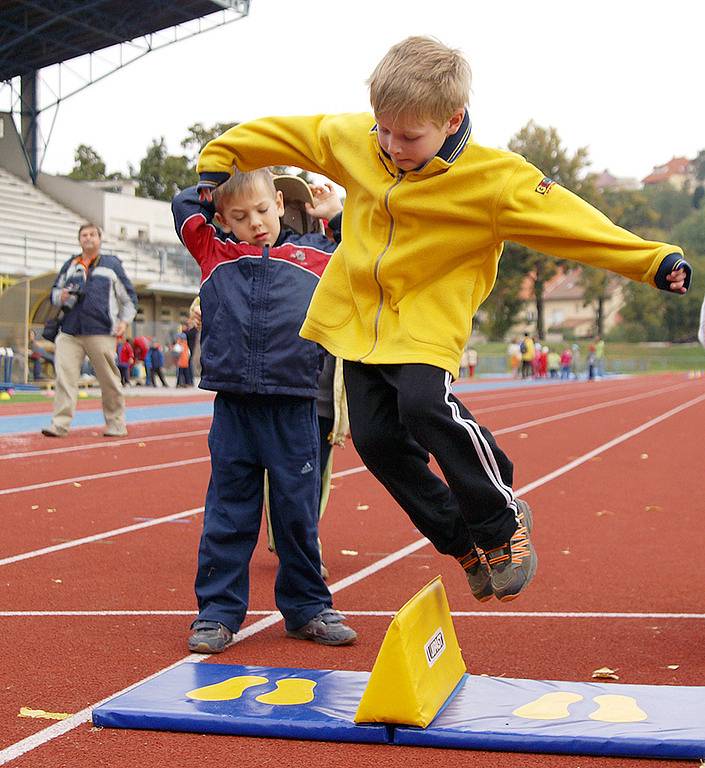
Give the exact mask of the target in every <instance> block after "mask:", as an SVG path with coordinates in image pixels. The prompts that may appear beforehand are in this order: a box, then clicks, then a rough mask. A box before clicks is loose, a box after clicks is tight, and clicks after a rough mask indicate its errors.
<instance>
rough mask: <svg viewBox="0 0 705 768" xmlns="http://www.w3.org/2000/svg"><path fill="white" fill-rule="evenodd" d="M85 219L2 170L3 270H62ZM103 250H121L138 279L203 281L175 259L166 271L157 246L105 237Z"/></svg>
mask: <svg viewBox="0 0 705 768" xmlns="http://www.w3.org/2000/svg"><path fill="white" fill-rule="evenodd" d="M83 222H84V218H83V217H82V216H81V215H80V214H78V213H76V212H75V211H72V210H71V209H69V208H67V207H65V206H64V205H62V204H61V203H59V202H57V201H56V200H54V199H53V198H52V197H50V196H49V195H48V194H46V193H45V192H42V191H41V190H39V189H37V188H36V187H34V186H33V185H32V184H30V183H29V182H26V181H24V180H22V179H20V178H18V177H17V176H14V175H13V174H11V173H9V172H8V171H6V170H5V169H4V168H0V273H2V274H17V275H38V274H41V273H43V272H47V271H52V270H56V269H58V268H59V267H60V266H61V265H62V264H63V263H64V261H66V259H68V258H70V257H71V256H72V255H75V254H76V253H78V251H79V247H78V240H77V234H78V228H79V227H80V225H81V224H82V223H83ZM103 251H104V252H105V253H113V254H115V255H116V256H117V257H118V258H119V259H120V260H121V261H122V262H123V264H124V266H125V270H126V271H127V273H128V275H129V276H130V278H131V279H132V280H133V281H140V282H148V283H168V284H171V285H179V284H182V285H188V286H189V287H190V288H194V287H196V286H197V285H198V277H197V276H196V277H194V276H193V275H191V274H188V271H187V270H185V269H184V268H183V266H181V265H179V263H178V260H177V259H174V258H173V257H172V258H171V259H168V260H167V268H166V270H165V269H164V263H163V261H162V259H161V258H160V256H159V253H158V249H157V248H155V247H140V246H139V245H138V244H133V243H131V242H129V241H123V240H117V239H114V238H111V237H109V236H105V237H104V238H103Z"/></svg>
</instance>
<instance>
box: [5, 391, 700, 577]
mask: <svg viewBox="0 0 705 768" xmlns="http://www.w3.org/2000/svg"><path fill="white" fill-rule="evenodd" d="M703 400H705V395H700V396H698V397H696V398H693V399H692V400H688V401H687V402H685V403H682V404H681V405H679V406H676V407H675V408H672V409H671V410H670V411H666V412H665V413H662V414H661V415H660V416H656V417H654V418H653V419H650V420H649V421H646V422H644V423H643V424H641V425H640V426H638V427H635V428H634V429H632V430H630V431H629V432H625V433H624V434H622V435H620V436H619V437H615V438H614V439H612V440H608V441H607V442H606V443H603V444H602V445H600V446H598V447H597V448H593V450H591V451H588V452H587V453H585V454H583V455H582V456H579V457H578V458H577V459H574V460H573V461H570V462H568V463H567V464H564V465H563V466H562V467H559V468H558V469H555V470H553V472H549V473H548V474H546V475H544V476H543V477H540V478H538V479H537V480H534V481H533V482H531V483H528V484H527V485H524V486H522V487H521V488H517V489H515V490H514V494H515V496H522V495H524V494H526V493H529V492H530V491H533V490H535V489H536V488H539V487H540V486H542V485H545V484H546V483H548V482H550V481H551V480H555V479H556V478H557V477H560V476H561V475H564V474H565V473H566V472H570V471H571V470H572V469H575V468H576V467H579V466H580V465H581V464H584V463H585V462H586V461H589V460H590V459H592V458H593V457H595V456H598V455H599V454H601V453H604V452H605V451H607V450H609V449H610V448H613V447H614V446H616V445H619V444H620V443H623V442H625V441H626V440H629V439H630V438H632V437H635V436H636V435H638V434H640V433H642V432H644V431H646V430H647V429H649V428H650V427H653V426H655V425H656V424H660V423H661V422H662V421H665V420H666V419H669V418H670V417H671V416H675V415H676V414H678V413H680V412H681V411H684V410H686V409H687V408H690V407H691V406H692V405H696V404H698V403H700V402H702V401H703ZM366 471H367V467H365V466H360V467H353V468H352V469H345V470H341V471H340V472H334V473H333V475H332V477H333V478H338V477H346V476H347V475H352V474H357V473H360V472H366ZM200 512H203V507H198V508H196V509H192V510H187V511H185V512H177V513H176V514H174V515H167V516H166V517H158V518H155V519H154V520H147V521H145V522H141V523H135V524H134V525H128V526H125V527H124V528H116V529H114V530H112V531H105V532H104V533H98V534H94V535H93V536H86V537H84V538H81V539H74V540H72V541H65V542H63V543H61V544H56V545H54V546H51V547H44V548H42V549H38V550H34V551H32V552H24V553H22V554H19V555H12V556H10V557H6V558H3V559H0V566H2V565H9V564H10V563H16V562H19V561H20V560H29V559H30V558H33V557H38V556H40V555H45V554H50V553H51V552H58V551H61V550H63V549H70V548H72V547H77V546H80V545H82V544H90V543H92V542H94V541H100V540H101V539H108V538H111V537H113V536H118V535H120V534H122V533H129V532H132V531H137V530H140V529H141V528H150V527H152V526H154V525H160V524H161V523H168V522H171V521H173V520H177V519H179V518H181V517H187V516H189V515H195V514H198V513H200ZM422 541H424V542H427V540H426V539H422ZM380 562H381V561H380ZM331 592H332V589H331Z"/></svg>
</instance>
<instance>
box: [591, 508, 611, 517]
mask: <svg viewBox="0 0 705 768" xmlns="http://www.w3.org/2000/svg"><path fill="white" fill-rule="evenodd" d="M595 514H596V515H597V516H598V517H603V516H604V515H612V516H614V512H610V511H609V509H601V510H600V511H599V512H595Z"/></svg>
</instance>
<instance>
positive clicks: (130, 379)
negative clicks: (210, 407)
mask: <svg viewBox="0 0 705 768" xmlns="http://www.w3.org/2000/svg"><path fill="white" fill-rule="evenodd" d="M197 339H198V328H196V327H195V326H194V324H193V323H192V322H187V323H182V325H181V328H180V330H179V332H178V333H176V334H175V335H174V337H173V339H172V341H170V342H169V343H167V344H165V345H164V346H163V345H162V344H160V343H159V341H157V339H155V338H152V337H150V336H136V337H134V338H130V337H126V336H125V337H120V338H119V339H118V340H117V347H116V352H115V355H116V363H117V366H118V369H119V371H120V380H121V382H122V385H123V387H127V386H132V385H134V386H138V387H139V386H147V387H156V386H157V380H159V382H161V385H162V386H163V387H168V386H169V384H168V383H167V381H166V378H165V376H164V368H165V366H167V367H171V366H173V367H174V368H175V369H176V386H177V387H179V388H182V387H193V386H195V377H194V365H193V363H194V351H195V347H196V343H197Z"/></svg>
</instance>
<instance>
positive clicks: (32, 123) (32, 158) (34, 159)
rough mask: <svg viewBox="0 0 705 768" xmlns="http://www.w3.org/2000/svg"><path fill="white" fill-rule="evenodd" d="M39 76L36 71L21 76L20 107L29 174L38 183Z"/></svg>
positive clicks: (34, 182) (21, 131)
mask: <svg viewBox="0 0 705 768" xmlns="http://www.w3.org/2000/svg"><path fill="white" fill-rule="evenodd" d="M37 86H38V78H37V73H36V72H31V73H29V74H28V75H22V78H21V94H20V98H21V107H20V136H21V138H22V145H23V147H24V152H25V158H26V160H27V166H28V167H29V174H30V176H31V177H32V183H33V184H36V183H37V175H38V173H39V163H38V158H39V153H38V150H37V133H38V131H37V128H38V125H37V120H38V118H39V110H38V106H37Z"/></svg>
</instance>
